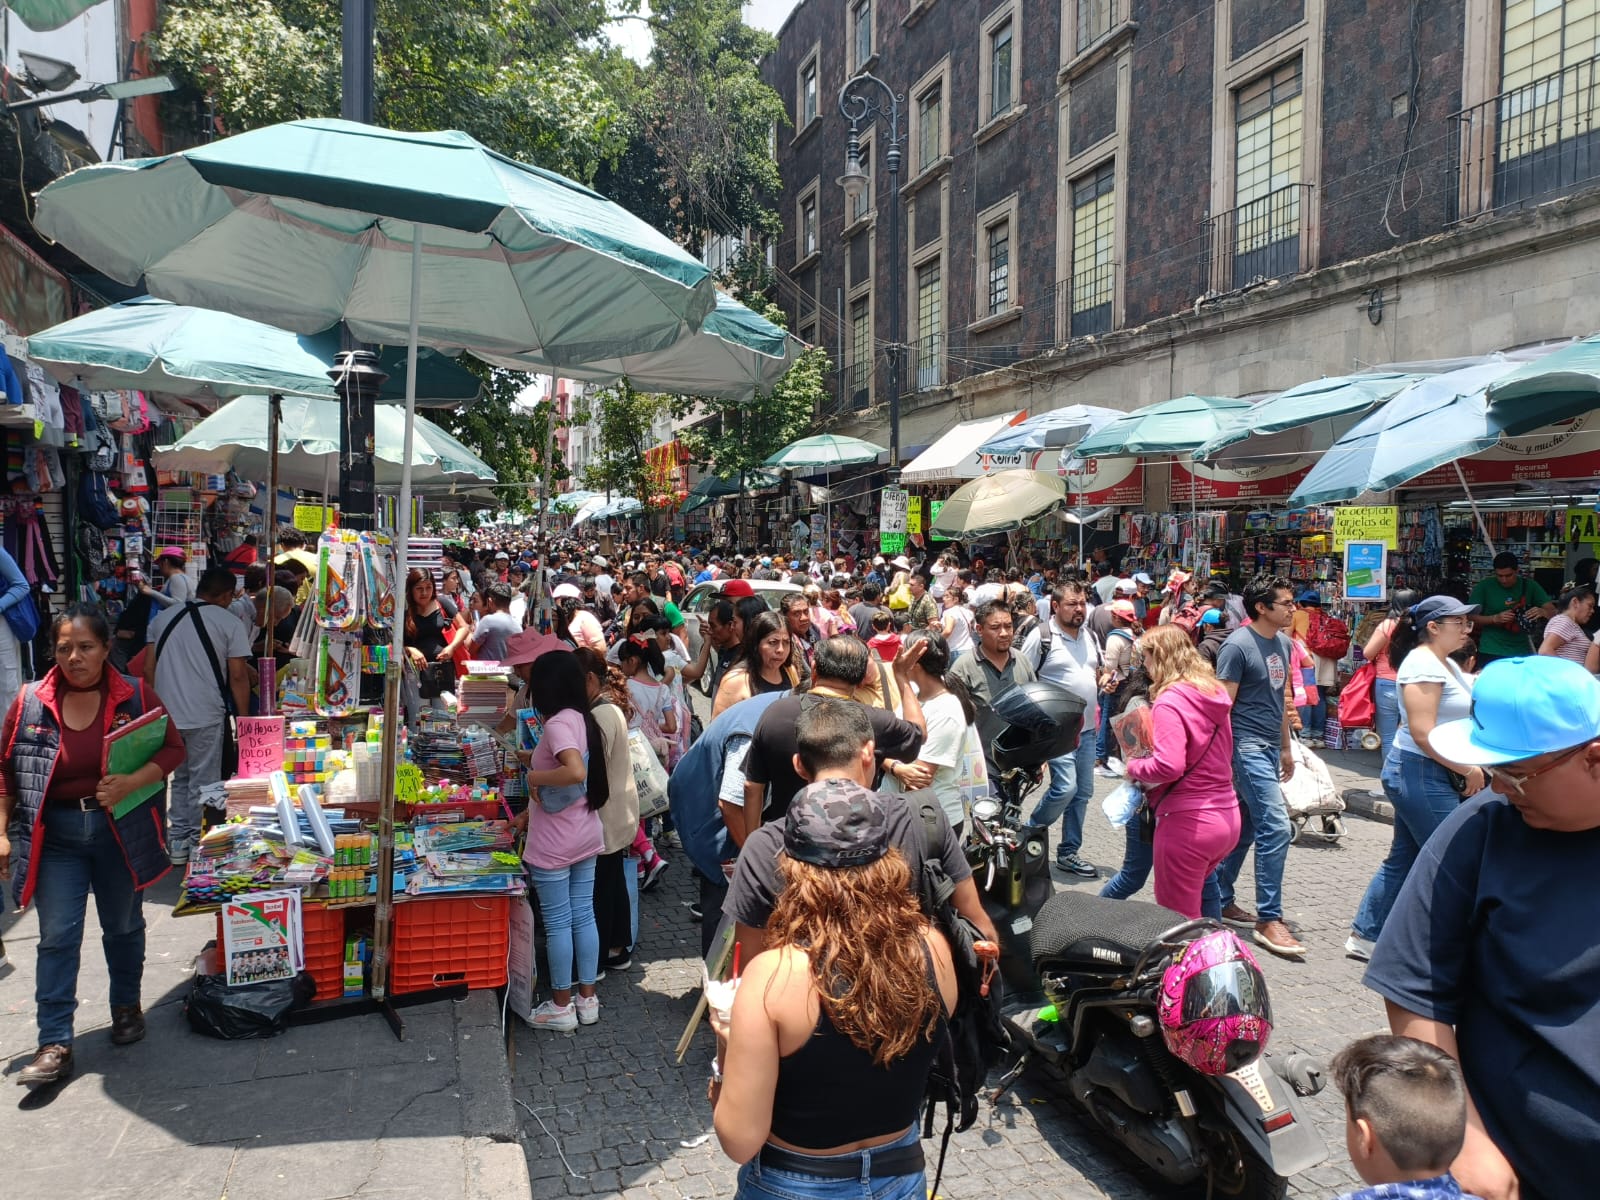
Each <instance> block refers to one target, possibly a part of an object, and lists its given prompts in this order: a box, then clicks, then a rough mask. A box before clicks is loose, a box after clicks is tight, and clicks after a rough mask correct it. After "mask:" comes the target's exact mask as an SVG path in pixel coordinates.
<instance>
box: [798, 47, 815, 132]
mask: <svg viewBox="0 0 1600 1200" xmlns="http://www.w3.org/2000/svg"><path fill="white" fill-rule="evenodd" d="M816 117H817V64H816V61H815V60H814V59H813V60H812V61H811V62H808V63H807V64H806V65H805V66H803V67H801V68H800V120H799V121H798V122H797V124H798V125H799V126H800V128H801V129H804V128H805V127H806V126H807V125H809V124H811V122H812V121H814V120H816Z"/></svg>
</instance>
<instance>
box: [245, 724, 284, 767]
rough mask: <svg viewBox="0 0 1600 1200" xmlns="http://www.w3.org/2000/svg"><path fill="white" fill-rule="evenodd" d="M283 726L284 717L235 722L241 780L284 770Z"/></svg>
mask: <svg viewBox="0 0 1600 1200" xmlns="http://www.w3.org/2000/svg"><path fill="white" fill-rule="evenodd" d="M283 723H284V718H283V717H240V718H238V721H237V724H236V728H237V729H238V731H239V778H240V779H257V778H260V777H261V776H264V775H270V774H272V773H273V772H274V771H278V770H282V769H283Z"/></svg>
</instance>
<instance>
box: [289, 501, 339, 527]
mask: <svg viewBox="0 0 1600 1200" xmlns="http://www.w3.org/2000/svg"><path fill="white" fill-rule="evenodd" d="M332 525H333V509H331V508H324V507H323V506H322V505H320V504H296V505H295V506H294V527H295V528H296V529H298V530H300V532H301V533H321V532H322V531H323V530H324V529H327V528H329V527H330V526H332Z"/></svg>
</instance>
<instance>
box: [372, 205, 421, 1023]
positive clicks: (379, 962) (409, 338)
mask: <svg viewBox="0 0 1600 1200" xmlns="http://www.w3.org/2000/svg"><path fill="white" fill-rule="evenodd" d="M421 294H422V226H421V225H417V224H413V225H412V227H411V328H410V329H409V330H408V331H407V335H406V432H405V440H404V442H403V443H402V448H401V453H400V516H399V520H398V521H396V523H395V524H396V526H397V528H396V531H395V534H396V536H395V543H396V544H395V562H396V566H395V572H396V575H397V577H398V578H399V580H400V581H401V582H400V586H401V587H404V586H405V578H406V572H407V570H408V563H407V561H406V560H407V550H408V548H409V546H410V542H411V452H412V445H413V442H414V441H415V431H416V424H417V336H418V333H417V324H418V312H417V307H418V304H419V302H420V300H421ZM401 615H402V614H401V610H397V611H396V613H395V615H394V641H393V643H392V644H391V645H390V647H389V661H388V664H387V666H386V667H385V670H384V678H383V749H382V758H381V760H380V761H381V763H382V771H383V803H382V806H381V808H380V810H379V815H378V904H377V909H376V911H375V912H374V914H373V921H372V935H373V937H372V940H373V955H372V998H373V999H374V1000H375V1001H377V1002H378V1003H380V1004H381V1003H383V1002H384V1000H385V998H386V996H387V995H388V988H389V954H390V943H391V940H392V936H391V935H392V933H393V928H394V773H395V770H396V767H397V766H398V760H399V746H400V671H401V664H402V663H403V662H404V661H405V640H404V639H405V622H404V621H403V620H402V619H401Z"/></svg>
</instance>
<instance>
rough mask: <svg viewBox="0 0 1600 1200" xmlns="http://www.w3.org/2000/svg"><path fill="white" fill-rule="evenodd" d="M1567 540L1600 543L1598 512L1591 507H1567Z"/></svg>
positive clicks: (1599, 515) (1599, 516) (1599, 518)
mask: <svg viewBox="0 0 1600 1200" xmlns="http://www.w3.org/2000/svg"><path fill="white" fill-rule="evenodd" d="M1567 541H1568V542H1586V543H1589V544H1600V514H1597V513H1596V512H1595V510H1594V509H1592V508H1569V509H1567Z"/></svg>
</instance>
